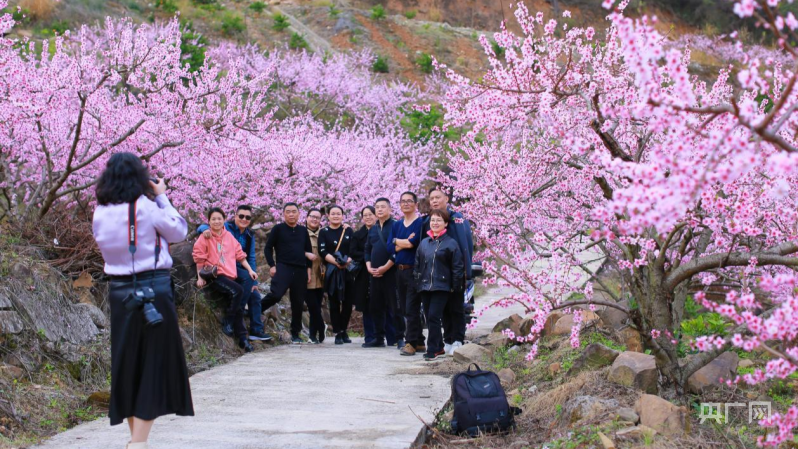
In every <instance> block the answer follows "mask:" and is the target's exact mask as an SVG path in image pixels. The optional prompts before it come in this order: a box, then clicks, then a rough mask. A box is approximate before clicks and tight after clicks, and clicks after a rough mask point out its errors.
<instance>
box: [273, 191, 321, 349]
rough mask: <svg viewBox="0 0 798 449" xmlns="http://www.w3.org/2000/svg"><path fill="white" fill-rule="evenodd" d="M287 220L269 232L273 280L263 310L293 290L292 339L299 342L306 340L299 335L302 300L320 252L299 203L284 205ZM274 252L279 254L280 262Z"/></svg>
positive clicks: (290, 295) (294, 342)
mask: <svg viewBox="0 0 798 449" xmlns="http://www.w3.org/2000/svg"><path fill="white" fill-rule="evenodd" d="M283 220H284V222H283V223H279V224H277V225H275V226H274V227H273V228H272V230H271V232H269V238H268V239H267V240H266V248H264V250H263V252H264V253H265V256H266V262H267V263H268V264H269V267H270V268H269V275H270V276H271V277H272V280H271V289H270V291H269V294H268V295H266V297H265V298H263V304H262V306H263V307H262V310H264V311H266V310H268V309H269V307H271V306H273V305H275V304H277V303H278V302H280V299H282V297H283V295H285V292H286V290H290V294H289V297H290V300H291V343H293V344H297V345H298V344H300V343H302V339H300V338H299V333H300V332H301V331H302V303H303V301H304V300H305V295H306V294H307V290H308V283H309V282H310V278H311V268H312V267H313V261H314V260H315V259H316V256H315V255H314V254H313V247H312V246H311V244H310V235H309V234H308V229H307V228H306V227H304V226H302V225H300V224H299V206H298V205H297V204H296V203H286V204H285V205H284V206H283ZM273 252H275V253H276V254H277V260H276V262H275V257H274V255H273V254H272V253H273Z"/></svg>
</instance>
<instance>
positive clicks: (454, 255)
mask: <svg viewBox="0 0 798 449" xmlns="http://www.w3.org/2000/svg"><path fill="white" fill-rule="evenodd" d="M429 216H430V220H429V222H430V230H429V233H428V234H427V235H428V238H425V239H424V240H422V241H421V244H420V245H419V247H418V250H417V251H416V260H415V264H414V265H413V279H415V281H416V287H417V288H418V291H419V292H420V293H421V300H422V303H423V305H424V314H425V315H426V316H427V328H428V329H429V335H428V337H427V352H426V353H425V354H424V360H427V361H430V360H435V359H437V358H439V357H442V356H445V352H444V346H443V333H442V323H443V316H444V314H445V313H446V310H449V313H452V312H451V311H452V310H453V308H452V307H447V306H448V304H449V302H450V301H462V298H463V291H462V288H463V287H462V286H463V281H464V277H465V266H464V264H463V254H462V252H460V247H459V246H458V245H457V242H455V240H454V239H453V238H452V237H451V236H450V235H449V234H448V233H447V231H446V225H447V224H448V223H449V213H448V212H447V211H446V210H444V209H435V210H433V211H432V212H430V215H429ZM461 313H462V312H461ZM450 318H451V317H450Z"/></svg>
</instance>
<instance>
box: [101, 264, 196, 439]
mask: <svg viewBox="0 0 798 449" xmlns="http://www.w3.org/2000/svg"><path fill="white" fill-rule="evenodd" d="M136 281H137V282H136V284H137V286H138V287H141V286H151V287H152V288H153V290H154V291H155V302H154V304H153V305H155V308H156V309H157V310H158V312H160V313H161V315H163V322H162V323H161V324H160V325H159V326H156V327H152V328H148V327H146V325H145V321H144V317H143V314H142V311H141V310H132V311H128V310H127V309H125V306H124V305H123V304H122V300H123V299H124V298H125V297H126V296H127V295H128V294H129V293H131V292H133V281H132V279H130V278H129V277H112V278H111V282H110V284H109V293H108V300H109V302H110V305H111V403H110V405H109V409H108V417H109V418H111V425H112V426H114V425H117V424H120V423H122V421H123V420H124V419H125V418H127V417H131V416H134V417H136V418H139V419H144V420H153V419H155V418H157V417H159V416H163V415H170V414H177V415H180V416H194V405H193V404H192V402H191V387H190V385H189V382H188V368H187V367H186V356H185V354H184V352H183V343H182V340H181V338H180V329H179V327H178V324H177V312H176V311H175V303H174V289H173V288H172V280H171V277H170V275H169V271H168V270H157V271H149V272H145V273H140V274H137V275H136Z"/></svg>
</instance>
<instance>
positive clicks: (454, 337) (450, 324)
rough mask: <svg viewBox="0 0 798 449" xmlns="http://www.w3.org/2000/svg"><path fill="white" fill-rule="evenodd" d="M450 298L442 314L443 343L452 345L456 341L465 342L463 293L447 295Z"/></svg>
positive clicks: (457, 292)
mask: <svg viewBox="0 0 798 449" xmlns="http://www.w3.org/2000/svg"><path fill="white" fill-rule="evenodd" d="M449 295H450V296H451V298H450V300H449V302H448V303H446V310H445V311H444V312H443V341H444V342H445V343H446V344H452V343H454V342H456V341H459V342H460V343H462V342H464V341H465V333H466V323H465V302H464V301H463V292H461V291H456V292H454V293H450V294H449Z"/></svg>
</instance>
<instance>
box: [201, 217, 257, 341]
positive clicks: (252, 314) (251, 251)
mask: <svg viewBox="0 0 798 449" xmlns="http://www.w3.org/2000/svg"><path fill="white" fill-rule="evenodd" d="M251 224H252V206H249V205H245V204H242V205H240V206H238V208H237V209H236V213H235V215H234V216H233V219H232V220H229V221H226V222H225V223H224V227H225V229H227V231H228V232H229V233H230V234H232V235H233V237H235V239H236V240H238V243H240V244H241V249H243V250H244V254H246V255H247V262H248V263H249V266H250V267H251V268H252V270H253V271H255V272H257V271H258V262H257V260H256V257H255V234H254V233H253V232H252V230H251V229H249V227H250V225H251ZM197 232H198V233H201V234H202V236H203V237H205V238H206V239H210V238H211V231H210V227H209V226H208V225H207V224H202V225H200V227H198V228H197ZM236 282H238V283H239V284H240V285H241V288H242V289H243V291H244V293H243V294H244V297H243V298H242V299H241V304H243V305H245V306H247V314H248V316H249V339H250V340H260V341H270V340H271V339H272V337H270V336H269V335H266V334H264V333H263V319H262V318H261V309H260V303H261V301H262V300H263V298H262V297H261V295H260V292H259V291H258V281H257V280H254V279H252V276H250V275H249V273H248V272H247V270H246V268H244V266H243V265H241V262H236ZM223 331H224V333H225V335H227V336H229V337H232V336H233V323H229V322H225V324H224V326H223Z"/></svg>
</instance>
